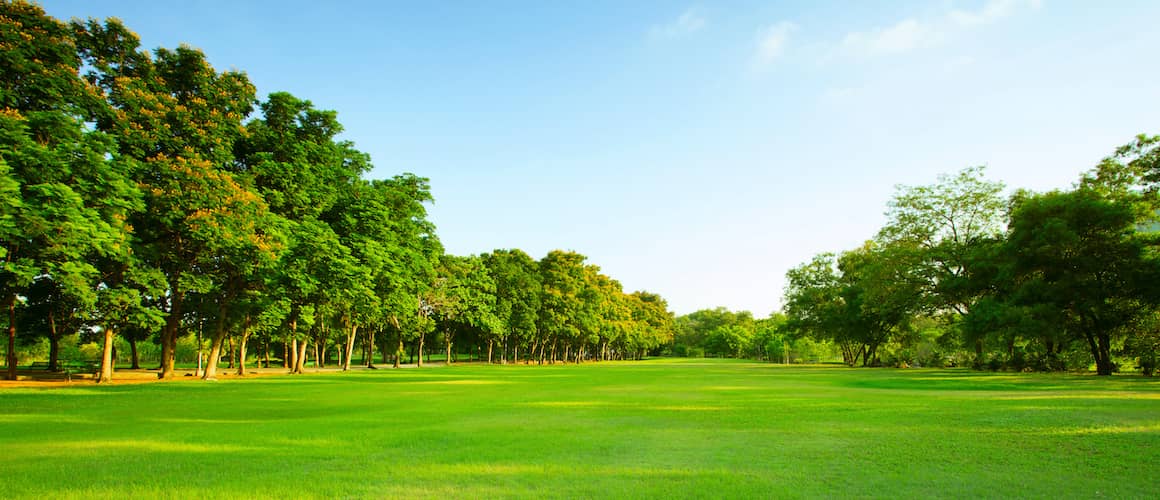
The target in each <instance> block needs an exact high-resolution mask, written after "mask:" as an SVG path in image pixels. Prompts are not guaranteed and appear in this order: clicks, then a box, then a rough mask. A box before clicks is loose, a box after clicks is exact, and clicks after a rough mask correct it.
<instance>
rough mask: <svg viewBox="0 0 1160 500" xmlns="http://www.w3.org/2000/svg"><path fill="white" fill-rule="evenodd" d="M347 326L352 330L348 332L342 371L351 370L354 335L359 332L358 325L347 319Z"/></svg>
mask: <svg viewBox="0 0 1160 500" xmlns="http://www.w3.org/2000/svg"><path fill="white" fill-rule="evenodd" d="M347 328H349V329H350V330H349V331H348V332H347V334H346V359H344V360H342V371H344V372H346V371H350V357H351V356H353V355H354V336H355V334H356V333H358V325H354V324H352V323H350V320H347Z"/></svg>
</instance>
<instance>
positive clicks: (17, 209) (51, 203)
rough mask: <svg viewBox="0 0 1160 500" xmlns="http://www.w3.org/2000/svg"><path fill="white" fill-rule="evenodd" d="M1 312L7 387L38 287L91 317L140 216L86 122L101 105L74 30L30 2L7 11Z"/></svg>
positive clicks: (0, 65) (119, 165)
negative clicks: (27, 305) (106, 263)
mask: <svg viewBox="0 0 1160 500" xmlns="http://www.w3.org/2000/svg"><path fill="white" fill-rule="evenodd" d="M0 45H2V46H3V47H4V50H3V51H0V72H2V73H3V74H4V75H5V78H3V79H2V81H0V190H4V191H5V202H4V203H3V204H2V205H0V219H2V220H3V222H2V223H0V238H3V239H2V240H0V248H2V250H0V256H2V257H3V259H4V261H3V262H2V263H0V304H2V305H3V306H4V308H5V309H6V310H7V313H8V345H9V348H8V359H7V364H8V374H7V375H8V377H9V378H14V377H15V370H16V363H17V360H16V352H15V349H14V344H15V340H16V328H17V319H16V307H17V303H18V297H27V296H28V287H29V286H31V285H32V284H33V282H34V281H37V280H49V281H51V282H52V286H53V287H54V290H55V293H56V295H57V296H58V297H61V298H66V297H67V300H69V301H71V302H74V303H75V304H77V305H78V306H77V307H76V308H74V309H73V310H76V311H87V310H89V309H90V308H91V307H92V306H93V304H94V303H95V302H96V300H97V296H96V293H95V291H96V290H97V289H98V284H99V281H100V272H99V270H98V269H97V267H96V266H95V265H94V264H93V260H94V259H96V258H101V257H107V256H111V255H127V254H126V253H125V248H124V247H125V246H126V245H127V239H128V236H127V233H128V229H129V225H128V224H127V223H126V216H127V214H128V213H130V212H132V211H133V210H134V209H136V208H138V206H139V201H137V200H138V199H139V194H138V192H137V191H136V189H135V187H134V186H133V185H132V184H131V183H129V182H127V179H126V175H125V167H126V164H125V163H123V162H121V161H118V160H116V159H112V160H111V159H109V158H108V155H109V153H110V152H111V151H112V150H113V142H112V141H111V139H110V137H108V136H107V135H106V134H103V133H101V132H98V131H94V130H92V129H91V128H90V127H88V126H87V125H86V122H87V121H89V120H91V119H93V118H94V116H96V115H98V114H99V113H101V112H102V110H103V109H105V108H104V107H103V104H102V101H101V100H100V98H99V95H98V94H97V93H96V92H95V91H94V89H93V88H91V87H90V86H88V85H86V84H85V82H84V81H83V80H81V78H80V77H79V75H78V71H79V68H80V67H81V64H82V60H81V59H80V58H79V57H78V55H77V53H76V51H75V49H74V44H73V40H72V32H71V30H70V29H69V28H68V26H67V25H65V24H63V23H61V22H59V21H56V20H55V19H52V18H50V17H48V16H47V15H45V13H44V11H43V10H42V9H41V8H40V7H39V6H36V5H32V4H28V3H24V2H4V3H3V4H0Z"/></svg>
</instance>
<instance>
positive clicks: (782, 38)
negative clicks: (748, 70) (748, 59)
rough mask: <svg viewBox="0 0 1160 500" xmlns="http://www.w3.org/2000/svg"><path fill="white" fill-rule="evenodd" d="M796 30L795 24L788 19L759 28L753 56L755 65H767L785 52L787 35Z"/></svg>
mask: <svg viewBox="0 0 1160 500" xmlns="http://www.w3.org/2000/svg"><path fill="white" fill-rule="evenodd" d="M794 31H797V25H796V24H794V23H791V22H789V21H782V22H779V23H775V24H772V25H770V26H768V27H766V28H765V29H763V30H761V32H760V34H759V35H758V37H757V52H756V54H755V55H754V57H753V63H754V65H755V66H758V67H762V66H768V65H769V64H770V63H772V62H773V61H775V60H777V59H778V58H779V57H781V55H782V54H783V53H784V52H785V45H786V42H788V41H789V36H790V34H792V33H793V32H794Z"/></svg>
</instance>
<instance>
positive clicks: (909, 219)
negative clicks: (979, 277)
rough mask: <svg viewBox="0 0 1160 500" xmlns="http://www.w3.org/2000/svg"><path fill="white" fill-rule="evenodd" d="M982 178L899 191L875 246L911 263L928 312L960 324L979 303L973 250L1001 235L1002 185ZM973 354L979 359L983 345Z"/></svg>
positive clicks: (961, 175) (978, 170)
mask: <svg viewBox="0 0 1160 500" xmlns="http://www.w3.org/2000/svg"><path fill="white" fill-rule="evenodd" d="M984 174H985V171H984V168H983V167H971V168H967V169H964V170H961V171H959V172H958V173H957V174H955V175H950V176H940V177H939V179H938V183H936V184H934V185H930V186H899V187H898V189H897V193H896V194H895V195H894V198H893V199H892V200H891V201H890V204H889V210H888V211H887V213H886V215H887V217H888V218H889V221H888V222H887V224H886V226H885V227H883V228H882V230H881V231H880V232H879V234H878V240H879V241H880V242H882V243H883V244H884V245H885V246H890V247H892V248H893V249H894V250H893V253H894V257H895V258H897V259H904V260H906V261H909V262H910V264H908V266H909V267H911V268H912V270H913V271H914V272H913V273H912V275H913V277H914V278H916V279H918V280H919V282H918V283H919V284H921V285H922V286H921V288H920V293H921V294H922V296H923V298H924V300H925V308H926V309H927V311H928V312H931V313H935V314H937V313H940V312H947V311H950V312H953V313H954V314H951V315H947V317H948V318H959V317H962V316H963V315H966V314H968V313H969V312H970V310H971V308H972V306H974V304H975V302H977V301H978V300H979V299H980V297H981V295H980V294H979V293H978V290H977V288H976V287H973V286H971V285H970V281H971V274H972V272H973V269H972V268H971V258H970V257H971V252H972V248H973V246H974V245H976V244H977V243H979V242H981V241H984V240H987V239H990V238H994V237H996V236H998V235H1000V234H1001V233H1002V230H1003V220H1004V219H1003V217H1004V214H1005V212H1006V203H1005V201H1004V199H1003V198H1002V196H1001V193H1002V191H1003V189H1004V186H1003V184H1002V183H1000V182H994V181H988V180H987V179H986V178H985V176H984ZM975 350H976V356H977V357H981V356H982V343H981V342H976V343H975Z"/></svg>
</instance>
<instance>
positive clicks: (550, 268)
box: [537, 250, 587, 363]
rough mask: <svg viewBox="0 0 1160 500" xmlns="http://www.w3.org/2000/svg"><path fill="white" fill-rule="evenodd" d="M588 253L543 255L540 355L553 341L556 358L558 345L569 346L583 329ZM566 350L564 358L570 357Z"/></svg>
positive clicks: (538, 326)
mask: <svg viewBox="0 0 1160 500" xmlns="http://www.w3.org/2000/svg"><path fill="white" fill-rule="evenodd" d="M585 259H586V257H584V256H583V255H580V254H578V253H576V252H566V251H563V250H553V251H551V252H548V255H546V256H544V258H543V259H540V264H539V275H540V280H541V283H542V284H543V288H542V293H543V295H541V299H540V304H541V306H540V316H539V320H538V322H537V330H538V331H539V332H540V335H541V338H540V340H539V342H540V359H541V360H542V359H543V358H544V346H546V345H548V344H551V350H550V352H549V353H548V354H549V356H550V360H551V361H552V362H553V363H554V362H555V361H556V354H557V346H558V344H559V343H561V342H562V343H564V346H565V348H566V349H570V348H571V346H572V345H573V344H574V343H575V342H576V341H577V340H578V339H580V338H581V334H582V333H584V330H583V328H584V327H585V324H584V323H585V321H587V318H585V317H584V315H585V311H584V307H585V304H584V298H583V294H584V293H585V281H584V272H585V271H584V261H585ZM568 357H569V355H568V353H567V352H565V355H564V359H565V360H567V359H568Z"/></svg>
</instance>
